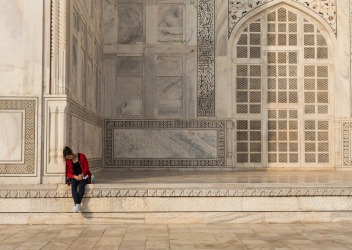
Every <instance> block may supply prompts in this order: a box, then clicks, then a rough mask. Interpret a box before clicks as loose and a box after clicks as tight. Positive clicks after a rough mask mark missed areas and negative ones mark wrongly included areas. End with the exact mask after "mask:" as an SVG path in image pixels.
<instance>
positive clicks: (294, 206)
mask: <svg viewBox="0 0 352 250" xmlns="http://www.w3.org/2000/svg"><path fill="white" fill-rule="evenodd" d="M0 204H1V206H0V224H63V223H64V224H72V223H73V221H74V223H81V224H89V223H96V224H100V223H127V222H128V223H134V222H135V223H156V224H164V223H263V222H266V223H292V222H337V221H339V222H352V186H351V185H348V184H340V185H337V184H335V185H326V184H325V185H324V184H309V185H308V184H300V183H291V184H287V183H271V184H269V183H255V184H252V183H115V184H94V185H88V186H87V188H86V195H85V198H84V200H83V207H82V210H81V212H80V213H72V208H73V201H72V197H71V190H70V188H69V187H68V186H67V185H30V186H29V185H0Z"/></svg>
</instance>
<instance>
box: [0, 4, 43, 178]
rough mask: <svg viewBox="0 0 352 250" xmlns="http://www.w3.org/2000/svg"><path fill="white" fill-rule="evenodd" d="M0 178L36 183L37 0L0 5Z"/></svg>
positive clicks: (38, 155) (39, 72) (39, 61)
mask: <svg viewBox="0 0 352 250" xmlns="http://www.w3.org/2000/svg"><path fill="white" fill-rule="evenodd" d="M0 9H1V10H0V12H1V14H0V32H1V37H2V38H1V39H0V48H1V49H0V120H1V125H0V176H1V177H0V179H2V180H3V179H5V178H4V177H6V176H12V177H14V178H13V179H17V180H20V179H21V178H19V177H24V178H22V179H21V180H20V181H21V182H26V181H30V182H39V178H40V176H41V174H42V173H41V168H40V164H41V162H40V158H41V157H42V152H41V144H40V141H41V140H42V133H41V129H42V126H41V119H40V117H41V116H42V109H41V103H42V100H43V99H42V94H43V93H42V92H43V90H42V74H43V68H42V65H43V59H42V50H43V37H42V31H43V22H42V17H43V11H44V10H43V1H41V0H34V1H31V2H28V1H6V0H1V1H0Z"/></svg>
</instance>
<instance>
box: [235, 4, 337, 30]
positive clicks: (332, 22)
mask: <svg viewBox="0 0 352 250" xmlns="http://www.w3.org/2000/svg"><path fill="white" fill-rule="evenodd" d="M274 1H275V0H261V1H255V0H242V1H235V0H229V37H230V35H231V33H232V30H233V29H234V27H235V26H236V25H237V23H238V22H239V21H240V20H241V19H242V18H243V17H244V16H246V15H247V14H248V13H250V12H252V11H253V10H255V9H256V8H258V7H260V6H262V5H264V4H267V3H269V2H274ZM289 1H292V2H295V3H298V4H300V5H302V6H304V7H306V8H307V9H309V10H310V11H313V12H315V13H316V14H318V15H319V16H321V17H322V18H323V19H324V20H325V22H327V24H328V25H329V26H330V28H331V30H332V31H333V32H334V34H335V35H337V25H336V0H289ZM278 2H279V1H278ZM282 2H287V1H282Z"/></svg>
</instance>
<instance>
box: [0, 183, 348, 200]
mask: <svg viewBox="0 0 352 250" xmlns="http://www.w3.org/2000/svg"><path fill="white" fill-rule="evenodd" d="M90 186H91V187H89V186H88V187H87V190H86V193H85V197H90V198H109V197H314V196H331V197H333V196H334V197H338V196H352V187H319V186H318V187H269V186H267V187H231V188H226V187H224V188H220V187H218V188H216V187H215V188H207V187H186V188H180V187H158V188H154V187H150V188H148V187H147V188H138V187H136V188H129V187H124V188H116V187H112V188H108V187H104V188H100V187H96V186H93V185H90ZM67 197H71V189H70V188H65V189H35V188H34V189H31V190H28V189H0V198H67Z"/></svg>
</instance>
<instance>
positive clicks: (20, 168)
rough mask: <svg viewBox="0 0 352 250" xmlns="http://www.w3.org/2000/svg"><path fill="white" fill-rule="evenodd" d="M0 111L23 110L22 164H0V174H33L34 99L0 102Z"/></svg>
mask: <svg viewBox="0 0 352 250" xmlns="http://www.w3.org/2000/svg"><path fill="white" fill-rule="evenodd" d="M0 110H21V111H22V110H24V123H25V128H24V139H23V144H24V155H23V157H24V158H23V159H24V161H23V163H19V164H15V163H10V164H0V174H34V173H35V148H36V143H35V141H36V134H35V131H36V115H37V114H36V110H37V100H36V99H26V100H25V99H16V100H0Z"/></svg>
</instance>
